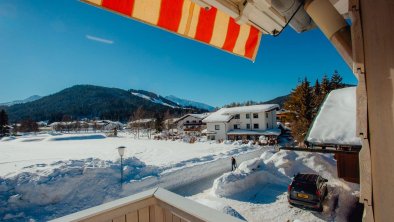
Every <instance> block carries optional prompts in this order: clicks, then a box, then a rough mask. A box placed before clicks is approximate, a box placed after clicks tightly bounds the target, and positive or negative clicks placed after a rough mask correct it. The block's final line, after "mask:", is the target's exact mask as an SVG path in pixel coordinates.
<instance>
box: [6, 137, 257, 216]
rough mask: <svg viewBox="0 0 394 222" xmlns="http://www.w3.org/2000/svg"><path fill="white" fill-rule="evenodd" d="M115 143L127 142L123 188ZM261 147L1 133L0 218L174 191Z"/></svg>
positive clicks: (71, 209)
mask: <svg viewBox="0 0 394 222" xmlns="http://www.w3.org/2000/svg"><path fill="white" fill-rule="evenodd" d="M118 146H126V147H127V150H126V154H125V156H124V158H125V160H124V185H123V190H122V189H121V187H120V185H119V184H120V183H119V180H120V173H119V171H120V166H119V165H120V164H119V154H118V152H117V150H116V147H118ZM259 149H260V148H258V147H255V146H252V145H242V144H239V143H221V144H218V143H216V142H207V141H202V142H196V143H194V144H189V143H186V142H183V141H163V140H149V139H134V137H133V136H131V135H128V134H120V136H119V137H106V136H105V135H104V134H63V135H62V134H54V135H51V134H39V135H26V136H22V137H16V138H15V137H6V138H3V139H1V141H0V153H1V155H0V220H5V221H21V220H22V221H26V220H29V219H34V220H37V221H45V220H48V219H51V218H55V217H59V216H62V215H65V214H69V213H72V212H75V211H79V210H82V209H85V208H88V207H92V206H95V205H99V204H101V203H104V202H107V201H110V200H114V199H116V198H120V197H122V196H126V195H130V194H132V193H134V192H138V191H140V190H138V189H136V188H140V189H144V187H150V186H156V185H159V186H163V187H165V188H169V189H171V188H174V189H175V188H176V186H181V185H183V184H182V183H187V182H192V181H193V179H195V178H199V177H204V176H205V175H206V176H209V173H210V171H212V172H213V173H217V172H224V171H227V169H226V168H229V167H230V166H219V165H218V164H221V165H223V164H229V160H228V158H229V157H230V156H233V155H234V156H238V157H240V158H241V156H242V155H244V157H243V158H249V159H250V158H251V157H250V156H251V154H253V155H254V152H256V151H258V150H259ZM212 168H213V169H212ZM215 169H216V170H217V171H215ZM174 181H175V182H176V181H178V182H177V183H174Z"/></svg>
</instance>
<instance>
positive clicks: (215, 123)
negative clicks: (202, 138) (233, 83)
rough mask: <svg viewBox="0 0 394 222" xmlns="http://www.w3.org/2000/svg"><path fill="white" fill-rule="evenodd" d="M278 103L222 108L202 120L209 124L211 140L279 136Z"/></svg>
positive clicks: (208, 130) (255, 138)
mask: <svg viewBox="0 0 394 222" xmlns="http://www.w3.org/2000/svg"><path fill="white" fill-rule="evenodd" d="M278 109H279V106H278V105H277V104H264V105H252V106H241V107H232V108H222V109H220V110H218V111H216V112H214V113H212V114H211V115H210V116H208V117H207V118H205V119H204V120H203V121H202V122H204V123H206V124H207V136H208V139H210V140H225V139H229V140H241V139H242V140H258V139H259V138H260V136H267V137H271V136H278V135H280V130H279V129H278V128H277V124H276V111H277V110H278Z"/></svg>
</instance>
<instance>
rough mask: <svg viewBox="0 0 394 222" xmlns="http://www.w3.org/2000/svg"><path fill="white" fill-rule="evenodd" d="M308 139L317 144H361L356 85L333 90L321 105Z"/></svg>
mask: <svg viewBox="0 0 394 222" xmlns="http://www.w3.org/2000/svg"><path fill="white" fill-rule="evenodd" d="M307 141H308V142H310V143H312V144H316V145H322V144H334V145H354V146H361V141H360V138H358V137H357V136H356V87H348V88H344V89H337V90H333V91H331V93H330V94H329V95H328V96H327V97H326V99H325V101H324V103H323V104H322V106H321V107H320V111H319V113H318V114H317V116H316V118H315V120H314V122H313V124H312V127H311V128H310V130H309V133H308V135H307Z"/></svg>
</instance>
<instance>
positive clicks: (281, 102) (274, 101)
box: [262, 94, 290, 107]
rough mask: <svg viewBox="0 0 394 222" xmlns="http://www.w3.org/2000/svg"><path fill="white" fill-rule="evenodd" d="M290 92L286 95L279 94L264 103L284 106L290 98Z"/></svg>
mask: <svg viewBox="0 0 394 222" xmlns="http://www.w3.org/2000/svg"><path fill="white" fill-rule="evenodd" d="M289 96H290V94H287V95H284V96H278V97H276V98H274V99H271V100H268V101H265V102H262V104H278V105H279V106H280V107H283V105H284V104H285V102H286V100H287V99H288V98H289Z"/></svg>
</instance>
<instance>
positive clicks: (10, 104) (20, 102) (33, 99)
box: [0, 95, 42, 106]
mask: <svg viewBox="0 0 394 222" xmlns="http://www.w3.org/2000/svg"><path fill="white" fill-rule="evenodd" d="M41 98H42V97H41V96H38V95H34V96H30V97H28V98H26V99H23V100H15V101H12V102H6V103H0V106H12V105H16V104H22V103H28V102H33V101H35V100H38V99H41Z"/></svg>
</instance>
